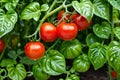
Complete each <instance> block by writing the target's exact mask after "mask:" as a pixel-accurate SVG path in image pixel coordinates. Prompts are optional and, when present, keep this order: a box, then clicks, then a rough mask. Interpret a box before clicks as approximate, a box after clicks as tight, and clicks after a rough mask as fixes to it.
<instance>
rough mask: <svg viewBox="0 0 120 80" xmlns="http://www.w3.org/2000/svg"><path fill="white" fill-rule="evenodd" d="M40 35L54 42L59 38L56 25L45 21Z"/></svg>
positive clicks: (47, 40) (43, 38) (45, 39)
mask: <svg viewBox="0 0 120 80" xmlns="http://www.w3.org/2000/svg"><path fill="white" fill-rule="evenodd" d="M40 35H41V38H42V40H44V41H46V42H53V41H55V40H56V39H57V30H56V27H55V26H54V25H53V24H51V23H48V22H45V23H43V24H42V25H41V27H40Z"/></svg>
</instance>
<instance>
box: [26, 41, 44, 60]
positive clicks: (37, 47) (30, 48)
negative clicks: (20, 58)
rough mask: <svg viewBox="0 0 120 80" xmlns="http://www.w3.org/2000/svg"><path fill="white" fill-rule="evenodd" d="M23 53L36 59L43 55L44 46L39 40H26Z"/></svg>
mask: <svg viewBox="0 0 120 80" xmlns="http://www.w3.org/2000/svg"><path fill="white" fill-rule="evenodd" d="M24 51H25V54H26V56H27V57H28V58H30V59H32V60H38V59H40V58H42V57H43V56H44V53H45V47H44V45H43V44H42V43H41V42H28V43H27V44H26V45H25V47H24Z"/></svg>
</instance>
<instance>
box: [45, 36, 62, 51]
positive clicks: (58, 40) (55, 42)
mask: <svg viewBox="0 0 120 80" xmlns="http://www.w3.org/2000/svg"><path fill="white" fill-rule="evenodd" d="M59 41H60V39H59V38H58V39H57V40H56V41H55V43H54V44H53V45H52V46H51V47H50V48H48V50H47V51H46V53H47V52H48V51H49V50H51V49H52V48H54V47H55V45H56V44H57V43H58V42H59Z"/></svg>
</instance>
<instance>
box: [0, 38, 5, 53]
mask: <svg viewBox="0 0 120 80" xmlns="http://www.w3.org/2000/svg"><path fill="white" fill-rule="evenodd" d="M4 47H5V42H4V41H3V40H2V39H0V52H2V51H3V49H4Z"/></svg>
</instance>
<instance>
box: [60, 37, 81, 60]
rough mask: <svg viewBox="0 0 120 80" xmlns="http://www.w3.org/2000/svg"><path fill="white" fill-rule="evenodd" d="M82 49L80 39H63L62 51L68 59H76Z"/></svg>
mask: <svg viewBox="0 0 120 80" xmlns="http://www.w3.org/2000/svg"><path fill="white" fill-rule="evenodd" d="M81 51H82V46H81V43H80V42H79V40H77V39H74V40H71V41H63V42H62V44H61V46H60V52H61V53H62V54H63V55H64V56H65V58H67V59H74V58H75V57H77V56H78V55H79V54H80V53H81Z"/></svg>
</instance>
